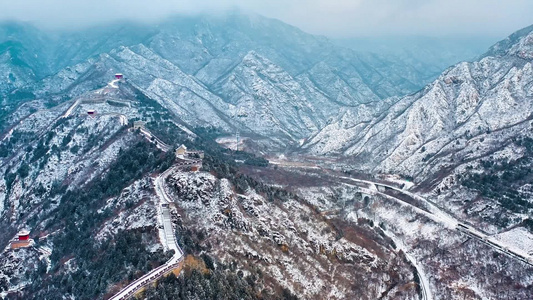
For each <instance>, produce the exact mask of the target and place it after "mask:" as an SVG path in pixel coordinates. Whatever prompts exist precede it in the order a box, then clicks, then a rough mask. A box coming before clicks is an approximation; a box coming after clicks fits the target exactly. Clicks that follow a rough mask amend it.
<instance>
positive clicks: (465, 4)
mask: <svg viewBox="0 0 533 300" xmlns="http://www.w3.org/2000/svg"><path fill="white" fill-rule="evenodd" d="M4 2H5V3H3V4H2V10H1V11H0V20H18V21H28V22H34V23H36V24H38V25H40V26H47V27H52V28H79V27H80V26H82V27H86V26H91V25H102V24H106V23H109V22H113V21H117V20H129V21H145V22H157V21H158V20H160V19H162V18H165V17H168V16H170V15H173V14H176V13H180V14H198V13H206V12H207V13H211V14H213V13H225V12H226V11H227V10H234V9H241V10H244V11H247V12H255V13H259V14H261V15H265V16H267V17H273V18H277V19H280V20H282V21H284V22H286V23H289V24H292V25H295V26H297V27H299V28H301V29H303V30H304V31H307V32H310V33H313V34H321V35H326V36H331V37H344V38H348V37H369V36H376V35H380V36H413V35H414V36H421V35H422V36H432V37H433V36H448V37H449V36H457V35H459V36H464V37H476V36H478V37H479V36H482V37H493V38H495V39H501V38H504V37H505V36H506V35H507V34H509V33H510V32H512V31H514V30H516V28H522V27H525V26H527V25H529V24H528V23H530V22H531V21H532V19H531V13H532V12H533V3H532V2H531V1H528V0H508V1H493V0H490V1H486V0H470V1H460V0H429V1H418V0H333V1H326V0H288V1H282V0H271V1H260V0H246V1H240V0H199V1H192V0H181V1H171V0H154V1H150V2H144V1H126V0H111V1H104V0H94V1H89V0H81V1H61V0H50V1H38V0H27V1H4ZM495 41H496V40H494V42H495Z"/></svg>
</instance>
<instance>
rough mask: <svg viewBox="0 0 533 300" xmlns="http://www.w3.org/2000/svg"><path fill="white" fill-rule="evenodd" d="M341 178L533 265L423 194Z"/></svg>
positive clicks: (532, 260)
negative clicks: (392, 192) (391, 192)
mask: <svg viewBox="0 0 533 300" xmlns="http://www.w3.org/2000/svg"><path fill="white" fill-rule="evenodd" d="M340 178H342V179H347V180H351V181H354V182H359V183H365V184H368V185H369V186H370V187H371V189H370V190H369V191H370V192H372V193H374V194H379V195H381V196H384V197H387V198H391V199H394V200H396V201H399V202H402V203H405V204H407V205H410V206H412V207H413V208H415V209H416V210H417V211H418V212H420V213H423V214H425V215H426V216H428V217H430V218H431V219H433V220H435V221H437V222H440V223H442V224H444V225H445V226H447V227H449V228H452V229H455V230H457V231H459V232H461V233H463V234H465V235H468V236H469V237H471V238H474V239H476V240H478V241H480V242H482V243H484V244H485V245H488V246H490V247H491V248H493V249H494V250H496V251H499V252H501V253H504V254H506V255H508V256H510V257H512V258H514V259H517V260H520V261H521V262H523V263H525V264H528V265H530V266H533V257H531V256H523V255H520V254H519V253H516V252H514V251H512V250H511V249H510V247H509V245H506V244H504V243H502V242H501V241H499V240H497V239H496V238H494V237H492V236H489V235H487V234H485V233H483V232H481V231H479V230H477V229H475V228H473V227H471V226H467V225H465V224H463V223H461V222H460V221H459V220H457V219H455V218H454V217H452V216H451V215H449V214H448V213H446V212H444V211H443V210H442V209H440V208H439V207H438V206H437V205H435V203H433V202H432V201H429V200H427V199H425V198H423V197H421V196H418V195H416V194H414V193H411V192H409V191H405V190H402V189H400V188H398V187H395V186H392V185H388V184H384V183H380V182H373V181H369V180H362V179H355V178H351V177H344V176H340ZM378 186H382V187H385V188H388V189H391V190H395V191H397V192H400V193H402V194H404V195H406V196H408V197H411V198H413V199H416V200H419V201H421V202H423V203H424V205H425V207H424V208H425V209H427V210H429V213H428V212H427V211H424V210H423V209H421V208H419V207H417V206H414V205H412V204H410V203H407V202H405V201H404V200H402V199H400V198H396V197H394V196H391V195H388V194H385V193H383V192H380V191H379V190H378Z"/></svg>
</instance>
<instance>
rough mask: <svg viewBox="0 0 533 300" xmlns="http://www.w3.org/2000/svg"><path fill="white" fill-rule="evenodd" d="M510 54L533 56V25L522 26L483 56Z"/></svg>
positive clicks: (526, 57)
mask: <svg viewBox="0 0 533 300" xmlns="http://www.w3.org/2000/svg"><path fill="white" fill-rule="evenodd" d="M508 54H511V55H516V56H518V57H520V58H523V59H528V58H529V59H531V58H532V57H533V25H530V26H528V27H525V28H522V29H520V30H518V31H516V32H514V33H513V34H511V35H509V36H508V37H507V38H506V39H504V40H501V41H499V42H498V43H496V44H494V45H493V46H492V47H490V49H489V51H487V53H485V54H484V55H483V56H482V57H486V56H504V55H508Z"/></svg>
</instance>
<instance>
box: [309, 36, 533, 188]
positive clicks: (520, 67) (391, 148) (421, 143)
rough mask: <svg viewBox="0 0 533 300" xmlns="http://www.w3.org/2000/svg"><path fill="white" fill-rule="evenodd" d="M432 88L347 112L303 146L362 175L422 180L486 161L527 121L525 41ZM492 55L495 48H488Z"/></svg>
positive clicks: (528, 53)
mask: <svg viewBox="0 0 533 300" xmlns="http://www.w3.org/2000/svg"><path fill="white" fill-rule="evenodd" d="M532 29H533V28H532V27H529V29H528V30H527V31H525V32H524V31H522V35H521V36H520V37H519V38H515V39H514V43H512V44H509V45H507V47H506V48H505V49H500V52H498V55H497V56H491V55H490V54H491V53H495V52H494V51H492V50H491V51H490V52H489V53H488V55H486V56H485V57H484V58H482V59H481V60H479V61H476V62H472V63H460V64H457V65H456V66H453V67H451V68H449V69H448V70H447V71H446V72H445V73H443V74H442V75H441V76H439V78H438V79H437V80H435V81H434V82H433V83H431V84H429V85H428V86H426V87H425V88H424V89H423V90H421V91H420V92H418V93H415V94H413V95H410V96H407V97H404V98H401V99H399V100H398V101H395V100H392V102H395V103H394V104H393V105H392V106H390V108H387V107H386V106H385V107H384V108H385V109H382V110H381V111H377V112H374V113H373V115H371V116H369V115H368V114H364V113H361V110H363V111H364V109H363V108H364V107H361V106H359V107H357V108H355V109H351V110H350V111H349V112H348V113H345V114H343V115H341V116H340V117H339V118H338V120H337V121H335V122H333V123H332V124H329V125H328V126H326V127H325V128H324V129H323V130H322V131H321V132H320V133H318V134H317V135H315V136H313V137H312V138H311V139H309V141H308V142H307V143H306V144H305V145H304V146H303V148H304V149H305V150H307V151H308V152H311V153H314V154H341V155H345V156H348V157H350V158H353V160H354V161H356V163H357V164H358V165H360V166H361V167H362V168H364V169H368V170H376V171H384V172H394V173H401V174H405V175H410V176H420V177H421V178H423V177H424V176H427V175H429V174H434V173H436V172H438V171H439V170H441V169H442V168H448V167H453V166H454V165H456V164H457V163H458V162H461V161H462V160H469V159H474V158H476V157H481V156H483V155H487V154H490V153H492V152H494V151H496V150H498V149H500V148H501V147H502V146H503V143H502V141H505V140H507V139H509V138H511V137H513V136H517V135H519V134H520V132H523V131H525V130H527V129H528V128H529V122H528V120H529V119H530V116H531V115H532V113H533V104H532V103H533V102H532V97H533V90H532V82H533V70H532V60H533V57H532V55H533V50H532V44H533V33H532V32H531V31H532ZM495 47H496V46H495Z"/></svg>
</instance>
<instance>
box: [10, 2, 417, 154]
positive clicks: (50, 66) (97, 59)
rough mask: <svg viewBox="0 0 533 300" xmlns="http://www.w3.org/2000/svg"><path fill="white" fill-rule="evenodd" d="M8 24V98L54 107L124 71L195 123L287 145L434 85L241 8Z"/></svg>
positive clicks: (410, 71)
mask: <svg viewBox="0 0 533 300" xmlns="http://www.w3.org/2000/svg"><path fill="white" fill-rule="evenodd" d="M0 27H1V26H0ZM2 28H3V33H2V34H0V41H5V45H6V46H5V47H4V48H5V49H6V50H3V52H0V53H3V54H2V57H3V61H4V63H3V64H2V65H1V67H0V76H4V77H5V78H6V80H3V81H2V82H3V83H4V84H3V85H2V86H1V87H0V94H8V95H10V96H9V97H10V98H9V99H15V100H17V99H20V100H28V99H35V98H37V99H44V100H45V101H47V102H49V103H50V105H55V104H57V103H61V102H62V101H65V100H66V99H70V98H73V97H77V96H79V95H81V94H83V93H85V92H87V91H90V90H93V89H96V88H99V87H102V86H103V85H105V84H106V83H107V80H108V78H109V75H111V74H112V73H114V72H121V73H124V74H125V75H126V78H127V79H128V80H129V81H130V82H131V83H132V84H134V85H136V86H137V87H138V88H139V89H141V90H142V91H143V92H145V93H146V94H147V95H149V96H150V97H152V98H154V99H156V100H157V101H159V102H160V103H161V104H162V105H163V106H164V107H166V108H167V109H168V110H170V111H172V112H174V113H175V114H176V115H177V116H178V117H179V118H181V119H182V120H183V121H184V122H185V123H187V124H188V125H190V126H191V127H196V126H202V127H205V126H213V127H217V128H219V129H221V130H222V131H225V132H234V131H235V130H238V131H240V132H242V133H243V134H244V135H253V136H255V137H256V139H257V140H258V142H259V143H260V144H267V145H271V146H273V145H275V147H278V148H280V147H281V148H283V147H286V146H287V145H291V144H298V143H299V141H300V140H301V139H303V138H306V137H308V136H309V135H310V134H313V133H315V132H317V131H318V130H319V129H321V128H322V127H324V126H325V125H326V124H327V123H328V122H329V121H330V119H332V118H333V117H335V116H336V115H338V114H339V112H341V111H343V110H344V107H354V106H357V105H359V104H361V103H365V104H369V105H371V106H374V105H378V106H380V105H381V104H375V103H374V102H379V101H380V100H382V99H384V98H387V97H390V96H396V95H405V94H407V93H410V92H414V91H416V90H418V89H419V88H421V87H422V86H423V85H424V84H426V83H427V82H426V80H427V79H424V78H423V77H424V76H418V75H416V74H415V73H417V71H416V70H415V69H412V68H410V67H409V66H407V65H406V64H394V63H391V61H390V59H387V58H384V57H383V56H378V55H372V54H368V53H365V54H363V53H357V52H355V51H353V50H350V49H347V48H342V47H339V46H337V45H335V44H334V43H332V42H330V41H329V40H328V39H326V38H324V37H318V36H313V35H310V34H307V33H304V32H302V31H301V30H299V29H297V28H295V27H292V26H290V25H287V24H284V23H282V22H280V21H277V20H273V19H268V18H265V17H261V16H258V15H249V14H244V13H241V12H231V13H228V14H225V15H219V16H209V15H201V16H176V17H174V18H170V19H166V20H162V21H161V22H159V23H158V24H135V23H117V24H114V25H113V26H106V27H101V28H89V29H84V30H78V31H71V32H41V31H39V30H37V29H35V28H33V27H31V26H29V25H27V24H12V23H10V24H6V25H4V26H3V27H2ZM4 48H2V49H4ZM0 50H1V49H0ZM30 54H32V55H30ZM15 55H16V56H15ZM18 61H20V63H17V62H18ZM7 98H8V96H6V99H7ZM373 103H374V104H373Z"/></svg>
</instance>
